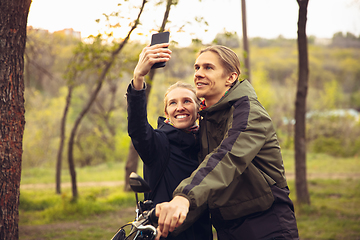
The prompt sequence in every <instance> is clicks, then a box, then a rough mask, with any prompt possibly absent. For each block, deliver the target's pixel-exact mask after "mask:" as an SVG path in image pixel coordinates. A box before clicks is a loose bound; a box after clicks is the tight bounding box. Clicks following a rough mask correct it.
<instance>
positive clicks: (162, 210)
mask: <svg viewBox="0 0 360 240" xmlns="http://www.w3.org/2000/svg"><path fill="white" fill-rule="evenodd" d="M189 206H190V203H189V200H187V199H186V198H185V197H181V196H176V197H174V198H173V200H171V201H170V202H164V203H160V204H157V205H156V216H157V217H159V220H158V224H159V226H158V228H157V230H158V234H157V236H156V238H155V240H159V239H160V236H162V237H167V235H168V234H169V232H172V231H174V229H175V228H176V227H178V226H180V225H181V224H182V223H183V222H184V221H185V219H186V215H187V214H188V212H189Z"/></svg>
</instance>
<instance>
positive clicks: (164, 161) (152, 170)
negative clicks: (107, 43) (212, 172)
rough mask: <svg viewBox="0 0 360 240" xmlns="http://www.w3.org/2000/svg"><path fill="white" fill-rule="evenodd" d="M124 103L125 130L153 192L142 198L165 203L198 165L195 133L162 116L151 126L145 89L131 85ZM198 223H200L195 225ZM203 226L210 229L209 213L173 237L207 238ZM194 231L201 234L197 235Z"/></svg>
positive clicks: (197, 147)
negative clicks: (126, 103) (126, 104)
mask: <svg viewBox="0 0 360 240" xmlns="http://www.w3.org/2000/svg"><path fill="white" fill-rule="evenodd" d="M127 102H128V109H127V111H128V133H129V136H130V137H131V140H132V143H133V145H134V147H135V149H136V151H137V152H138V154H139V156H140V158H141V160H142V161H143V162H144V179H145V180H146V181H147V182H148V183H149V185H150V188H151V190H152V193H147V194H145V198H146V199H152V200H153V202H154V203H155V204H157V203H161V202H168V201H170V200H171V199H172V194H173V191H174V190H175V188H176V187H177V185H178V184H179V183H180V182H181V181H182V180H183V179H184V178H187V177H189V176H190V174H191V173H192V172H193V171H194V170H195V169H196V168H197V167H198V165H199V161H198V157H197V154H198V152H199V145H198V140H197V134H193V133H187V132H184V131H183V130H180V129H177V128H175V127H173V126H171V125H169V124H166V123H164V120H165V119H164V118H163V117H159V119H158V128H157V129H153V128H152V126H151V125H150V124H149V123H148V120H147V111H146V96H145V89H143V90H140V91H137V90H135V89H134V88H133V87H132V86H131V84H130V85H129V87H128V89H127ZM164 167H165V171H163V169H164ZM162 173H163V175H162V176H161V174H162ZM160 177H161V178H160ZM159 178H160V180H159ZM158 181H159V183H158ZM157 183H158V185H157ZM156 185H157V186H156ZM155 188H156V189H155ZM200 222H202V223H201V225H202V226H198V225H196V224H199V223H200ZM204 227H205V229H207V230H209V231H210V230H211V225H210V220H209V216H208V215H206V214H204V217H203V218H202V219H199V220H198V221H197V223H195V224H194V225H193V227H190V228H189V229H187V230H186V231H185V232H183V233H181V234H180V235H179V236H178V237H177V238H176V239H184V240H185V239H194V240H195V239H209V234H208V235H207V234H205V232H206V231H207V230H204ZM193 231H197V232H198V233H199V234H200V235H201V236H204V237H199V235H196V234H197V233H193ZM204 231H205V232H204ZM184 234H186V236H185V235H184ZM194 234H195V235H194ZM205 236H206V237H205ZM167 239H175V238H167Z"/></svg>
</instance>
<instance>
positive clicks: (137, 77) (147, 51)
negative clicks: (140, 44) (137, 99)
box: [133, 43, 171, 90]
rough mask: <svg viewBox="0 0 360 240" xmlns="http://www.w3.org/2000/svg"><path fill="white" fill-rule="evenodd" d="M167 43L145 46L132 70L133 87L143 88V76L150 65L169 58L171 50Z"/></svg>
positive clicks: (148, 70)
mask: <svg viewBox="0 0 360 240" xmlns="http://www.w3.org/2000/svg"><path fill="white" fill-rule="evenodd" d="M168 46H169V43H161V44H156V45H153V46H147V47H145V48H144V49H143V50H142V52H141V53H140V56H139V61H138V63H137V65H136V67H135V70H134V81H133V84H134V88H135V89H137V90H141V89H142V88H143V83H144V77H145V75H146V74H148V73H149V72H150V69H151V67H152V66H153V65H154V64H155V63H158V62H167V61H169V60H170V57H171V56H170V54H171V51H170V49H168V48H167V47H168Z"/></svg>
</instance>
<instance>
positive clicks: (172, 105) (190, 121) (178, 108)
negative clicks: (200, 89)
mask: <svg viewBox="0 0 360 240" xmlns="http://www.w3.org/2000/svg"><path fill="white" fill-rule="evenodd" d="M166 98H167V100H166V112H165V116H166V117H167V118H168V119H169V120H170V122H171V123H172V124H173V125H174V127H176V128H179V129H186V128H188V127H191V126H192V125H194V122H195V121H196V119H197V112H198V109H197V106H196V102H195V100H194V99H195V98H196V96H195V94H194V93H193V92H192V91H190V90H189V89H186V88H181V87H179V88H175V89H173V90H171V91H170V92H169V93H168V94H167V96H166Z"/></svg>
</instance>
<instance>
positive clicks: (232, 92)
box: [156, 46, 298, 240]
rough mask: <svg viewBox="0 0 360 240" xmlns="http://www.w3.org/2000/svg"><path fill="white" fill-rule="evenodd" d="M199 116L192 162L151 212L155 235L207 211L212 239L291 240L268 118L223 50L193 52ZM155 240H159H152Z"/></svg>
mask: <svg viewBox="0 0 360 240" xmlns="http://www.w3.org/2000/svg"><path fill="white" fill-rule="evenodd" d="M194 67H195V75H194V83H195V85H196V94H197V96H198V97H199V98H204V101H203V103H202V105H203V106H202V108H201V111H200V115H201V119H200V131H201V133H200V137H201V150H200V158H201V159H204V161H203V162H202V163H201V164H200V166H199V167H198V168H197V169H196V170H195V171H194V172H193V173H192V174H191V176H190V177H189V178H187V179H185V180H183V181H182V182H181V183H180V184H179V186H178V187H177V188H176V190H175V191H174V198H173V200H171V201H170V202H168V203H162V204H159V205H157V206H156V215H157V216H159V228H158V230H159V235H160V234H161V235H162V236H167V234H168V232H169V231H170V232H171V231H173V230H174V229H175V228H176V227H178V226H179V225H181V224H182V223H183V221H184V220H185V218H186V216H187V213H188V211H189V209H190V210H193V209H197V208H200V207H201V208H203V207H204V205H207V206H208V207H209V209H210V212H211V217H212V222H213V225H214V227H215V228H216V230H217V235H218V239H219V240H232V239H246V240H248V239H298V231H297V226H296V219H295V215H294V208H293V204H292V201H291V200H290V198H289V197H288V195H289V189H288V187H287V182H286V178H285V170H284V165H283V161H282V156H281V151H280V146H279V142H278V139H277V136H276V133H275V130H274V128H273V124H272V121H271V118H270V117H269V115H268V113H267V112H266V110H265V109H264V108H263V107H262V105H261V104H260V102H259V101H258V100H257V96H256V93H255V91H254V89H253V87H252V86H251V84H250V83H249V82H248V81H247V80H244V81H241V82H240V81H238V76H239V75H240V62H239V59H238V57H237V55H236V54H235V53H234V52H233V51H232V50H230V49H229V48H226V47H224V46H211V47H208V48H206V49H204V50H203V51H201V52H200V55H199V56H198V58H197V60H196V62H195V65H194ZM157 238H159V236H157Z"/></svg>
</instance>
